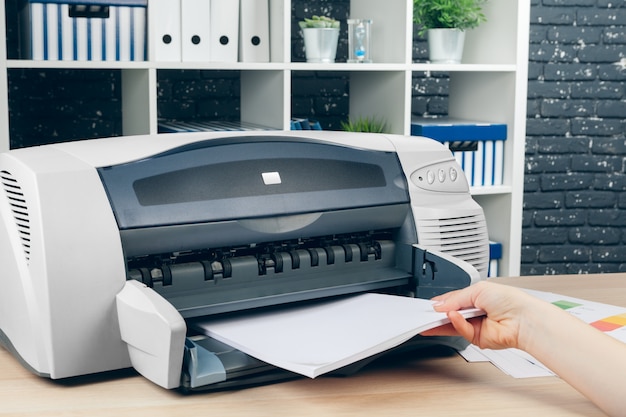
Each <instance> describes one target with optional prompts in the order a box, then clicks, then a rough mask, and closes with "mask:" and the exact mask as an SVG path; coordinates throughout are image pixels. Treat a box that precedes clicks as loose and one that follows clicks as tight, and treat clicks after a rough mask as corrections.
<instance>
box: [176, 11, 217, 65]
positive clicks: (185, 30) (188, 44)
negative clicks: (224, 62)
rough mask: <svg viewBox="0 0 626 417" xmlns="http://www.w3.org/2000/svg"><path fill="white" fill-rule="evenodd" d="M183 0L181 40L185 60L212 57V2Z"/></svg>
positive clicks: (204, 59)
mask: <svg viewBox="0 0 626 417" xmlns="http://www.w3.org/2000/svg"><path fill="white" fill-rule="evenodd" d="M180 1H181V33H182V36H181V42H182V60H183V61H205V62H206V61H209V60H210V59H211V42H210V38H211V26H210V24H209V23H210V22H211V3H210V2H209V1H207V0H180Z"/></svg>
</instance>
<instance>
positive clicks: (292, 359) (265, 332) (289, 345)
mask: <svg viewBox="0 0 626 417" xmlns="http://www.w3.org/2000/svg"><path fill="white" fill-rule="evenodd" d="M461 313H462V314H463V316H465V317H467V318H469V317H475V316H478V315H482V314H484V313H483V312H482V311H481V310H478V309H470V310H464V311H462V312H461ZM447 322H448V318H447V316H446V315H445V314H444V313H437V312H435V311H434V310H433V307H432V301H429V300H423V299H419V298H409V297H400V296H392V295H383V294H361V295H357V296H353V297H349V298H343V299H339V300H334V301H327V302H319V303H315V304H309V305H305V306H300V307H293V308H286V309H280V310H274V311H270V312H265V313H259V314H251V315H248V316H245V317H240V316H238V317H234V318H226V319H218V320H205V321H199V322H196V323H194V327H195V328H196V329H198V330H200V331H202V332H203V333H205V334H207V335H208V336H211V337H213V338H215V339H217V340H219V341H222V342H224V343H226V344H228V345H230V346H232V347H234V348H236V349H239V350H241V351H242V352H245V353H247V354H249V355H250V356H253V357H255V358H257V359H259V360H262V361H264V362H267V363H270V364H272V365H274V366H277V367H279V368H284V369H287V370H290V371H292V372H296V373H299V374H302V375H306V376H308V377H310V378H315V377H316V376H319V375H321V374H324V373H326V372H330V371H332V370H335V369H338V368H341V367H343V366H345V365H349V364H351V363H354V362H357V361H359V360H361V359H364V358H367V357H369V356H372V355H375V354H377V353H380V352H383V351H386V350H388V349H390V348H392V347H395V346H398V345H399V344H401V343H402V342H405V341H407V340H408V339H410V338H411V337H413V336H415V335H417V334H419V333H421V332H423V331H425V330H428V329H431V328H433V327H437V326H440V325H442V324H445V323H447Z"/></svg>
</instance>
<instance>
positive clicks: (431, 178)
mask: <svg viewBox="0 0 626 417" xmlns="http://www.w3.org/2000/svg"><path fill="white" fill-rule="evenodd" d="M426 181H428V183H429V184H432V183H433V182H435V173H434V172H432V171H431V170H430V169H429V170H428V171H427V172H426Z"/></svg>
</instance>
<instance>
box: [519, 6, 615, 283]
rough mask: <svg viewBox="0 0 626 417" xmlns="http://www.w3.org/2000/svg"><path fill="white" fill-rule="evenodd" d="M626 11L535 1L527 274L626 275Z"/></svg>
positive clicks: (525, 252)
mask: <svg viewBox="0 0 626 417" xmlns="http://www.w3.org/2000/svg"><path fill="white" fill-rule="evenodd" d="M625 30H626V5H625V4H624V3H623V2H603V1H599V2H598V1H595V0H574V1H572V0H541V1H539V0H534V1H533V6H532V10H531V27H530V32H531V44H530V49H529V51H530V59H529V67H528V69H529V71H528V73H529V80H528V82H529V84H528V91H529V94H528V106H527V109H528V123H527V146H526V174H525V175H526V176H525V194H524V221H523V230H522V244H523V250H522V265H521V274H522V275H541V274H562V273H597V272H618V271H624V270H626V251H624V250H623V247H624V243H626V241H625V240H624V239H625V238H626V233H625V231H626V212H624V202H626V199H625V198H624V197H623V194H624V191H625V188H624V187H625V185H626V181H625V171H624V169H625V162H626V138H625V134H624V131H625V127H626V91H625V86H626V40H625V37H624V32H625Z"/></svg>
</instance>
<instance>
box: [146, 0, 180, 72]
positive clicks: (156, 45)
mask: <svg viewBox="0 0 626 417" xmlns="http://www.w3.org/2000/svg"><path fill="white" fill-rule="evenodd" d="M180 10H181V4H180V0H150V4H149V7H148V19H149V21H148V27H149V31H150V32H149V33H150V39H149V44H150V57H149V59H150V60H151V61H180V60H181V56H182V54H181V39H180V38H181V28H180V24H181V19H180Z"/></svg>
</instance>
